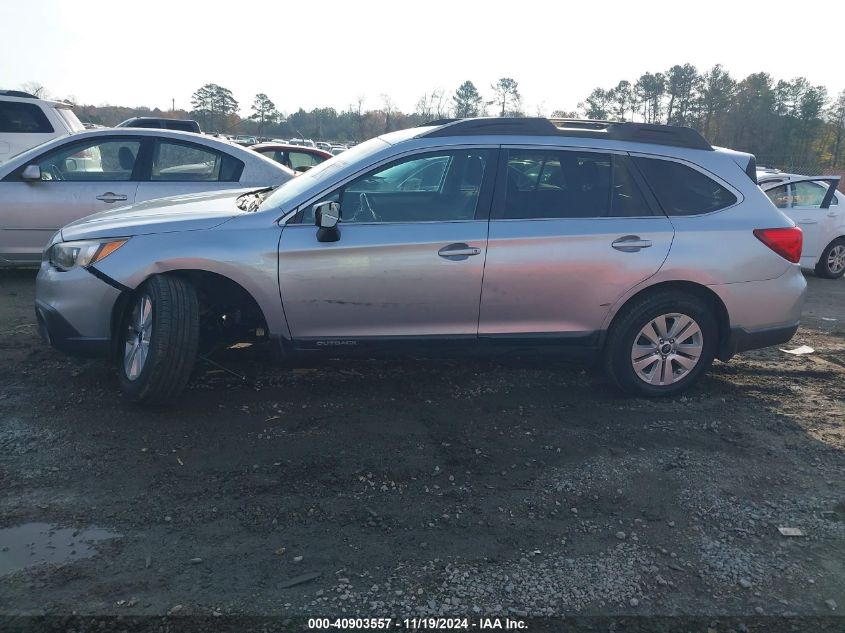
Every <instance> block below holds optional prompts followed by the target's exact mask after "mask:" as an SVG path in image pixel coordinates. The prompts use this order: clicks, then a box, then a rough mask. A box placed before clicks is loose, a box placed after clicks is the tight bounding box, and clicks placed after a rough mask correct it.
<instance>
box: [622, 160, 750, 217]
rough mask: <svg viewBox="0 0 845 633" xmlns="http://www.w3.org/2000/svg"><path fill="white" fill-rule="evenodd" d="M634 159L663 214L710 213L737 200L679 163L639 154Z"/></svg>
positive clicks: (729, 193)
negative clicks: (639, 155) (643, 156)
mask: <svg viewBox="0 0 845 633" xmlns="http://www.w3.org/2000/svg"><path fill="white" fill-rule="evenodd" d="M634 161H635V162H636V164H637V167H639V169H640V171H641V172H642V173H643V175H644V176H645V179H646V181H647V182H648V184H649V186H650V187H651V189H652V191H653V192H654V195H655V197H656V198H657V201H658V203H660V206H661V207H663V211H664V212H665V213H666V215H670V216H673V215H674V216H679V215H699V214H701V213H712V212H713V211H718V210H719V209H724V208H726V207H729V206H731V205H733V204H736V202H737V198H736V196H735V195H734V194H732V193H731V192H730V191H728V190H727V189H725V188H724V187H723V186H722V185H720V184H719V183H718V182H716V181H715V180H713V179H712V178H710V177H709V176H705V175H704V174H702V173H701V172H700V171H697V170H695V169H692V168H691V167H687V166H686V165H684V164H682V163H677V162H675V161H670V160H661V159H658V158H642V157H636V158H634Z"/></svg>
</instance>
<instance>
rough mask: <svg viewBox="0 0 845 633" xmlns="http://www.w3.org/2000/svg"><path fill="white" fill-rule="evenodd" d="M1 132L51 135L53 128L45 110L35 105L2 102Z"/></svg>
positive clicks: (0, 111) (0, 114)
mask: <svg viewBox="0 0 845 633" xmlns="http://www.w3.org/2000/svg"><path fill="white" fill-rule="evenodd" d="M0 132H4V133H7V134H8V133H11V134H49V133H51V132H53V126H52V125H51V124H50V121H49V120H48V119H47V116H46V115H45V114H44V112H43V110H41V108H39V107H38V106H37V105H35V104H33V103H20V102H18V101H0Z"/></svg>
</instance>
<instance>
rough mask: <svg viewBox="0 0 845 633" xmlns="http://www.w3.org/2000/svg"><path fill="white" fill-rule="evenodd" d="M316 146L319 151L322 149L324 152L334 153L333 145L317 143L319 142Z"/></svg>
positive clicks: (323, 142) (322, 142)
mask: <svg viewBox="0 0 845 633" xmlns="http://www.w3.org/2000/svg"><path fill="white" fill-rule="evenodd" d="M314 146H315V147H316V148H317V149H321V150H323V151H324V152H329V153H331V151H332V144H331V143H326V142H325V141H317V142H316V143H315V144H314Z"/></svg>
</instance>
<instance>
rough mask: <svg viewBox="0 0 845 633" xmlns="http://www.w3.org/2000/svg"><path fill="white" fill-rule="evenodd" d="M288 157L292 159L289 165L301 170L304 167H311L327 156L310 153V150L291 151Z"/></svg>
mask: <svg viewBox="0 0 845 633" xmlns="http://www.w3.org/2000/svg"><path fill="white" fill-rule="evenodd" d="M288 159H289V161H290V164H289V167H291V168H292V169H296V170H299V169H300V168H302V167H305V168H306V169H310V168H311V167H314V166H315V165H319V164H320V163H322V162H323V161H324V160H325V158H322V157H321V156H317V155H315V154H310V153H308V152H290V154H289V155H288Z"/></svg>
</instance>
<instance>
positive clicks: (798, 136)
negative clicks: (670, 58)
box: [579, 64, 845, 172]
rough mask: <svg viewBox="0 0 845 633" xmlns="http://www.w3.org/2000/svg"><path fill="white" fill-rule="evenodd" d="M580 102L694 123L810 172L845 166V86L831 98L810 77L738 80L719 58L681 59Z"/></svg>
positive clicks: (589, 112) (609, 113) (597, 109)
mask: <svg viewBox="0 0 845 633" xmlns="http://www.w3.org/2000/svg"><path fill="white" fill-rule="evenodd" d="M579 107H580V108H581V110H582V111H583V113H584V115H585V116H586V117H587V118H594V119H608V118H611V119H616V120H620V121H632V120H634V121H645V122H648V123H669V124H672V125H685V126H688V127H692V128H695V129H697V130H698V131H700V132H701V133H702V134H703V135H704V137H705V138H707V140H708V141H710V143H711V144H713V145H719V146H725V147H731V148H733V149H738V150H742V151H746V152H751V153H753V154H755V155H756V156H757V161H758V163H759V164H771V165H774V166H778V167H782V168H786V169H795V170H797V171H804V172H810V171H816V170H820V169H822V168H825V167H834V168H835V167H842V166H843V165H845V90H843V91H842V92H841V93H840V94H839V95H838V96H836V97H835V98H831V97H830V96H829V95H828V91H827V88H825V86H821V85H812V84H811V83H810V82H809V81H808V80H807V79H806V78H804V77H796V78H794V79H791V80H784V79H780V80H777V81H776V80H775V79H774V78H773V77H772V76H771V75H770V74H768V73H765V72H759V73H752V74H750V75H748V76H747V77H745V78H743V79H735V78H734V77H732V76H731V74H730V73H729V72H728V71H727V70H726V69H725V68H723V67H722V66H721V65H719V64H717V65H715V66H713V68H710V69H709V70H706V71H704V72H699V71H698V69H697V68H696V67H695V66H693V65H692V64H683V65H675V66H672V67H671V68H669V70H667V71H665V72H655V73H652V72H646V73H644V74H643V75H641V76H640V77H639V78H638V79H637V80H636V81H633V82H631V81H628V80H622V81H620V82H619V83H618V84H616V85H615V86H613V87H611V88H596V89H594V90H593V91H592V92H591V93H590V94H589V95H588V96H587V98H586V99H585V100H584V101H583V102H582V103H581V104H579Z"/></svg>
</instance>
